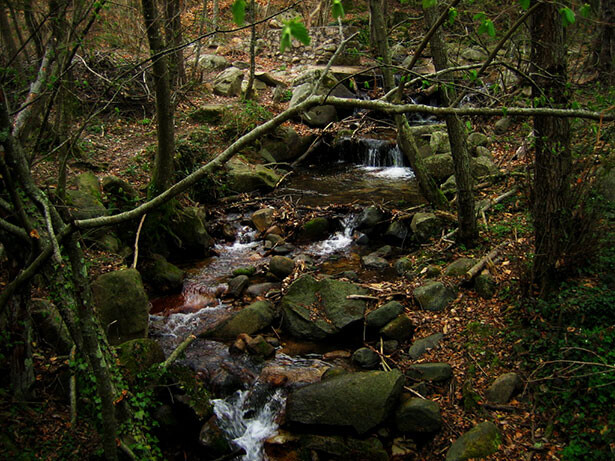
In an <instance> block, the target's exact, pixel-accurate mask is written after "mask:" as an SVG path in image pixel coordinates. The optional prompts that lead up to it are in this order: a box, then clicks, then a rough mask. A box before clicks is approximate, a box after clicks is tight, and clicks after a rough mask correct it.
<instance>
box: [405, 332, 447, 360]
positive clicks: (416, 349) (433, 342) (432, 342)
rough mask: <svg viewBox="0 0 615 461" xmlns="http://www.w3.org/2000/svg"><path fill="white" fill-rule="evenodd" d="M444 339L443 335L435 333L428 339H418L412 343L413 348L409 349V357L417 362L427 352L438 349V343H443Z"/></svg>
mask: <svg viewBox="0 0 615 461" xmlns="http://www.w3.org/2000/svg"><path fill="white" fill-rule="evenodd" d="M442 338H444V335H443V334H442V333H434V334H433V335H429V336H427V337H426V338H421V339H418V340H416V341H415V342H414V343H412V346H410V349H408V355H409V356H410V358H411V359H412V360H416V359H418V358H419V357H420V356H421V355H423V354H424V353H425V352H426V351H428V350H430V349H433V348H434V347H436V346H437V345H438V343H439V342H440V341H442Z"/></svg>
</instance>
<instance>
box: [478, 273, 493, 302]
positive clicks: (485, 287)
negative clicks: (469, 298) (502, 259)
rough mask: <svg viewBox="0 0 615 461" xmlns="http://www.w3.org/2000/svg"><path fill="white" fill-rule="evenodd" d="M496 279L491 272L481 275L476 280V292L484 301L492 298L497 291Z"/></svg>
mask: <svg viewBox="0 0 615 461" xmlns="http://www.w3.org/2000/svg"><path fill="white" fill-rule="evenodd" d="M496 287H497V285H496V282H495V279H494V278H493V276H492V275H491V274H489V272H487V271H485V273H482V274H479V275H477V276H476V277H475V278H474V290H476V294H478V296H480V297H481V298H483V299H489V298H492V297H493V295H494V294H495V291H496Z"/></svg>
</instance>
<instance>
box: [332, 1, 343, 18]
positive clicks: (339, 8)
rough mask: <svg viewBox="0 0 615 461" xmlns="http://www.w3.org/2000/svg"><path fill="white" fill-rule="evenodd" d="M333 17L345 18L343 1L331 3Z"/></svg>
mask: <svg viewBox="0 0 615 461" xmlns="http://www.w3.org/2000/svg"><path fill="white" fill-rule="evenodd" d="M331 15H332V16H333V18H334V19H337V18H343V17H344V5H342V1H341V0H333V3H331Z"/></svg>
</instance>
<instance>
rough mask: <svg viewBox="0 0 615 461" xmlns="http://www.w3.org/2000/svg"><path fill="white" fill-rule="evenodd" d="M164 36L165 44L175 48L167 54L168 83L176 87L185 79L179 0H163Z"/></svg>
mask: <svg viewBox="0 0 615 461" xmlns="http://www.w3.org/2000/svg"><path fill="white" fill-rule="evenodd" d="M165 15H166V17H165V24H164V30H165V36H166V45H167V46H168V47H169V48H176V49H175V51H173V52H172V53H170V54H169V55H168V61H167V63H168V65H169V83H170V85H171V88H178V87H179V86H181V85H182V84H183V83H184V82H185V81H186V69H185V66H184V53H183V51H182V48H181V44H182V23H181V5H180V0H165Z"/></svg>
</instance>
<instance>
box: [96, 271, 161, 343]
mask: <svg viewBox="0 0 615 461" xmlns="http://www.w3.org/2000/svg"><path fill="white" fill-rule="evenodd" d="M92 297H93V302H94V306H96V312H97V314H98V318H99V319H100V322H101V324H102V327H103V330H105V331H106V332H107V338H108V339H109V342H110V343H111V344H114V345H115V344H121V343H123V342H125V341H129V340H131V339H136V338H144V337H146V336H147V328H148V322H149V308H150V304H149V300H148V299H147V294H146V293H145V288H144V287H143V282H142V281H141V275H140V274H139V272H138V271H137V270H136V269H125V270H121V271H115V272H108V273H106V274H103V275H101V276H100V277H98V278H97V279H96V280H95V281H94V282H93V283H92Z"/></svg>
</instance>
